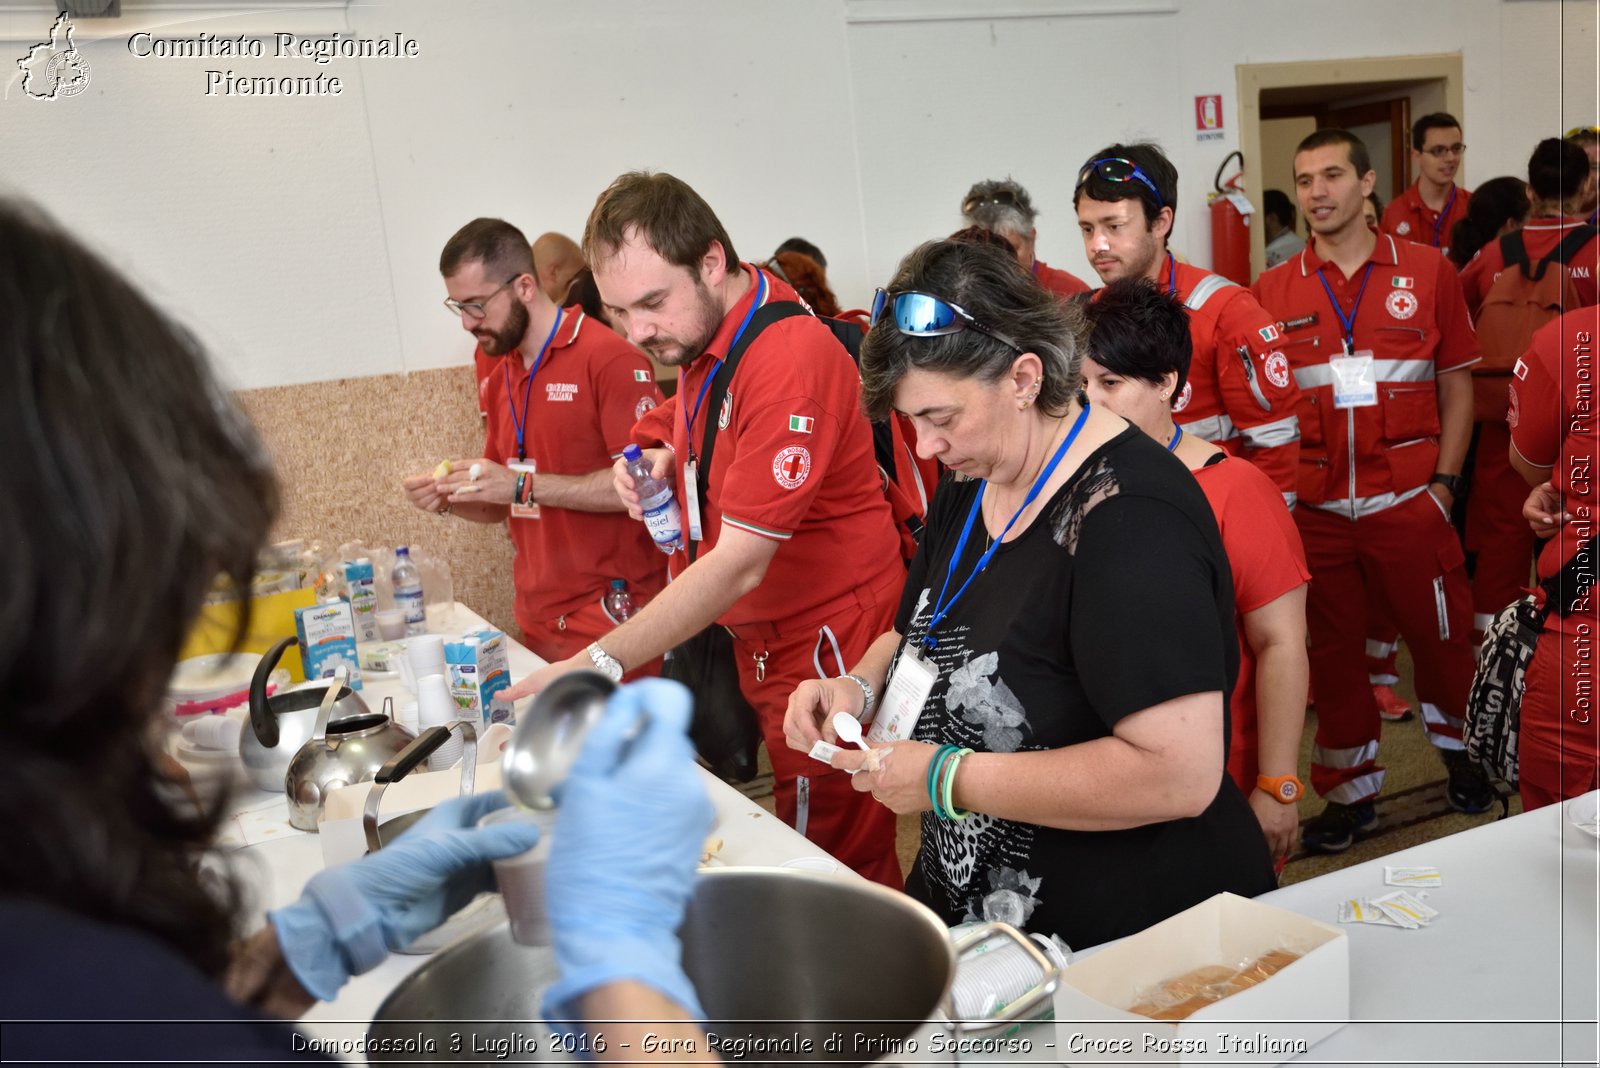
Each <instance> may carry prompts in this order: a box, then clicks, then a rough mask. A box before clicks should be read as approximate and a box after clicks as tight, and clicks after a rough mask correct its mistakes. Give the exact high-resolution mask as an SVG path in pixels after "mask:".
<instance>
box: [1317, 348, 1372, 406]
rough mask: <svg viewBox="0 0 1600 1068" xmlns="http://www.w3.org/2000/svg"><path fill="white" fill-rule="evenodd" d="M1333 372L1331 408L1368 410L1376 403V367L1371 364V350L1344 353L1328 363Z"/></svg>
mask: <svg viewBox="0 0 1600 1068" xmlns="http://www.w3.org/2000/svg"><path fill="white" fill-rule="evenodd" d="M1328 367H1329V368H1330V369H1331V370H1332V371H1333V406H1334V407H1335V408H1337V409H1340V410H1341V411H1342V410H1343V409H1346V408H1370V407H1372V406H1373V405H1374V404H1377V403H1378V367H1377V364H1375V363H1374V362H1373V359H1372V350H1371V349H1362V350H1360V351H1359V352H1349V351H1346V353H1345V355H1343V356H1335V357H1334V358H1333V359H1331V360H1329V361H1328Z"/></svg>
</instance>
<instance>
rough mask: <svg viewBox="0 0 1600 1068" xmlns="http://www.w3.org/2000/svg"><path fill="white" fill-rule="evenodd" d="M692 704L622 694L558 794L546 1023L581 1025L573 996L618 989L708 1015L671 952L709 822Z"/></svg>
mask: <svg viewBox="0 0 1600 1068" xmlns="http://www.w3.org/2000/svg"><path fill="white" fill-rule="evenodd" d="M692 705H693V702H692V700H691V698H690V696H689V691H688V690H686V689H684V687H682V686H680V685H679V684H677V683H675V682H668V681H666V680H664V679H644V680H641V681H639V682H636V683H633V684H632V685H629V686H625V687H623V688H622V689H621V690H619V691H617V693H615V694H613V695H612V697H611V699H610V701H609V702H607V704H606V710H605V714H604V715H603V716H602V717H601V718H600V721H599V722H598V723H596V724H595V726H594V728H593V729H592V730H591V731H590V734H589V737H588V739H587V740H586V741H585V742H584V747H583V751H582V753H581V754H579V756H578V760H577V762H576V763H575V764H574V765H573V767H572V772H571V774H570V775H569V776H568V777H567V780H566V782H565V783H563V784H562V785H561V787H560V788H559V789H558V790H557V791H556V794H555V796H556V801H557V803H558V804H559V805H560V815H559V816H558V818H557V821H556V826H555V830H554V832H553V833H554V834H555V840H554V841H553V842H552V843H551V845H550V862H549V867H548V868H547V869H546V874H545V900H546V903H547V907H548V909H549V911H550V929H551V932H552V935H553V939H554V943H555V954H556V964H557V966H558V968H559V969H560V973H561V977H560V979H558V980H557V981H556V983H555V984H554V985H553V986H551V987H550V989H549V990H548V991H546V993H545V999H544V1015H545V1019H546V1020H549V1021H552V1022H555V1021H573V1020H577V1019H579V1018H580V1016H581V1014H580V1013H579V1012H578V1004H577V1002H578V998H579V997H581V996H582V995H583V994H585V993H587V992H588V991H590V990H593V989H594V988H596V987H599V986H603V985H605V984H606V983H610V982H614V981H616V980H619V979H632V980H635V981H637V982H640V983H644V984H645V985H647V986H650V987H653V988H654V989H655V990H657V991H659V992H661V993H662V994H665V995H666V996H667V997H669V998H671V999H672V1000H674V1001H676V1002H677V1003H678V1004H680V1005H682V1006H683V1007H684V1008H685V1009H687V1010H688V1011H689V1012H691V1013H692V1014H693V1015H694V1016H695V1018H697V1019H703V1018H704V1017H705V1012H704V1010H702V1009H701V1008H700V1002H699V999H698V998H697V997H696V996H695V992H694V987H693V986H692V985H691V984H690V982H689V978H688V976H686V975H684V973H683V965H682V950H681V947H680V946H679V943H678V928H679V927H680V926H682V924H683V915H684V910H685V908H686V907H687V906H688V903H689V896H690V894H691V892H692V891H693V888H694V873H695V869H696V867H698V866H699V863H700V850H701V848H702V847H703V846H704V844H705V838H706V835H707V833H709V832H710V830H711V824H712V818H713V813H712V809H711V799H710V798H709V797H707V796H706V789H705V784H704V783H703V782H702V781H701V779H700V774H699V772H698V771H696V770H695V763H694V749H693V747H692V746H691V745H690V744H689V736H688V730H689V716H690V711H691V709H692ZM641 719H642V720H643V725H644V732H643V733H642V734H641V735H640V736H639V737H638V738H637V739H636V740H634V741H633V742H631V743H629V742H627V740H626V739H627V735H628V734H629V733H630V731H631V730H632V729H633V728H634V727H635V724H637V723H638V722H639V721H640V720H641ZM557 1026H558V1027H560V1028H563V1029H565V1028H566V1025H565V1024H561V1023H558V1024H557Z"/></svg>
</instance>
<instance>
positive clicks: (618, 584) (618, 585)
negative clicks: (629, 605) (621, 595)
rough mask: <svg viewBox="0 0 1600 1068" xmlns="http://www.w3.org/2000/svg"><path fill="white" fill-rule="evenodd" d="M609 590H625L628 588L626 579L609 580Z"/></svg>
mask: <svg viewBox="0 0 1600 1068" xmlns="http://www.w3.org/2000/svg"><path fill="white" fill-rule="evenodd" d="M611 588H612V589H614V590H625V589H627V588H628V583H627V580H626V579H612V580H611Z"/></svg>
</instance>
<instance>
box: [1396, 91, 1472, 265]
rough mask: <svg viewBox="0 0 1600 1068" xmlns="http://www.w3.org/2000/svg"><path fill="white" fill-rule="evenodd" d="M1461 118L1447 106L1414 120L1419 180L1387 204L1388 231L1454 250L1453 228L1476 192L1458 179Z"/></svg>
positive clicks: (1463, 147)
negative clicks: (1464, 185) (1444, 109)
mask: <svg viewBox="0 0 1600 1068" xmlns="http://www.w3.org/2000/svg"><path fill="white" fill-rule="evenodd" d="M1466 150H1467V146H1466V145H1464V144H1462V143H1461V123H1459V122H1457V121H1456V118H1455V116H1453V115H1447V114H1446V113H1444V112H1442V111H1435V112H1433V113H1431V114H1428V115H1424V116H1422V118H1420V119H1418V120H1417V121H1416V122H1414V123H1412V124H1411V166H1412V167H1414V168H1416V172H1417V180H1416V181H1414V182H1412V183H1411V185H1410V186H1408V187H1407V188H1406V191H1405V192H1403V193H1401V194H1400V195H1399V196H1397V197H1395V198H1394V199H1393V200H1391V201H1390V202H1389V206H1388V207H1387V208H1384V209H1383V223H1382V224H1381V229H1382V230H1383V232H1384V233H1386V234H1393V235H1394V236H1395V237H1403V238H1405V239H1406V240H1407V241H1415V242H1417V243H1418V244H1420V245H1427V246H1428V247H1429V248H1436V249H1438V250H1439V251H1440V252H1442V253H1445V254H1447V255H1448V254H1449V252H1450V231H1451V230H1452V229H1453V228H1454V227H1455V225H1456V223H1457V222H1459V221H1461V220H1462V219H1465V218H1466V217H1467V201H1469V200H1471V199H1472V194H1471V193H1469V192H1468V191H1467V190H1466V189H1463V188H1462V187H1461V186H1459V185H1457V184H1456V172H1457V171H1459V170H1460V169H1461V157H1462V154H1463V153H1465V152H1466Z"/></svg>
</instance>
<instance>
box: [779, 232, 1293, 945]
mask: <svg viewBox="0 0 1600 1068" xmlns="http://www.w3.org/2000/svg"><path fill="white" fill-rule="evenodd" d="M875 304H876V306H877V311H878V312H879V314H878V315H877V317H876V320H877V321H876V324H875V325H874V326H873V328H872V330H871V331H870V332H869V333H868V335H867V339H866V343H865V345H864V346H863V348H862V353H861V370H862V397H863V402H864V405H865V407H866V409H867V411H868V412H869V413H870V414H873V415H882V414H884V413H886V412H888V411H890V410H891V409H892V410H897V411H900V412H903V413H905V414H906V415H908V416H910V417H911V419H912V421H913V422H914V423H915V424H916V428H917V441H918V445H917V447H918V448H919V449H920V450H921V451H922V452H923V454H924V455H928V456H936V457H938V458H939V460H940V461H942V462H943V463H944V465H945V466H946V468H947V469H948V470H949V473H948V474H947V475H946V476H945V477H944V479H943V480H942V481H941V483H940V489H939V493H938V495H937V496H936V497H935V498H934V502H933V506H932V508H931V510H930V511H929V514H928V526H927V530H926V531H925V532H924V534H923V539H922V542H921V545H920V547H919V548H918V551H917V555H916V558H915V560H913V562H912V565H911V572H910V575H909V576H908V577H907V580H906V587H905V594H904V596H903V597H902V598H901V601H900V608H899V612H898V614H897V615H896V617H895V620H894V623H893V625H892V626H891V627H890V628H889V629H888V630H887V631H885V632H884V633H882V634H881V635H880V636H879V637H878V639H877V640H876V641H874V642H873V643H872V644H871V647H870V648H868V649H867V651H866V653H865V655H863V656H862V657H860V658H859V659H858V660H857V661H856V662H855V664H854V666H852V667H851V669H850V675H848V676H846V677H844V678H840V679H825V680H813V681H807V682H804V683H802V684H801V685H799V686H798V687H796V688H795V690H794V692H793V694H792V696H791V697H790V699H789V707H788V711H787V715H786V718H785V724H784V726H785V732H786V735H787V738H788V742H789V745H790V747H791V748H792V749H795V750H798V751H800V752H808V751H810V749H811V747H812V746H813V745H814V744H815V743H816V742H817V741H818V740H819V739H822V740H827V741H831V740H833V738H834V731H833V727H832V718H833V716H834V715H835V714H836V713H838V712H841V711H842V712H848V713H850V714H851V715H854V716H856V717H857V718H858V719H871V718H872V717H873V716H874V714H875V713H878V714H882V713H881V710H880V708H879V707H878V706H879V705H880V704H881V701H880V699H878V698H877V696H876V695H878V694H885V693H894V692H896V691H897V690H898V689H899V686H897V685H896V683H894V682H891V681H890V680H891V679H894V678H895V676H896V673H905V674H904V676H903V679H902V682H903V683H913V682H916V680H921V681H920V683H917V685H916V689H917V691H918V692H919V693H921V694H923V695H924V696H923V698H922V700H921V701H920V705H919V707H920V715H918V716H917V717H916V722H915V726H914V730H913V731H912V734H911V739H910V740H904V741H895V742H891V743H889V744H888V745H887V746H881V747H879V748H878V749H877V752H876V753H875V754H870V756H871V757H872V758H873V759H874V760H875V761H877V762H878V764H877V766H878V770H876V771H873V770H866V771H859V770H858V769H860V768H862V767H864V766H867V767H870V765H867V764H866V763H865V762H866V761H867V760H868V758H869V754H867V753H863V752H860V751H859V750H851V751H845V750H841V751H840V752H838V753H836V754H834V755H833V757H832V760H833V763H834V764H835V766H838V767H841V768H846V769H849V770H852V771H857V772H858V773H857V774H856V775H855V777H854V779H853V780H852V784H853V786H854V788H855V789H856V790H858V791H862V792H863V793H865V792H868V791H870V792H871V794H872V795H873V796H874V797H875V798H877V799H878V800H879V801H880V802H882V804H883V805H884V806H886V807H888V808H889V809H892V810H893V811H894V812H897V813H902V814H904V813H912V812H915V813H920V814H921V818H922V844H921V849H920V850H919V852H918V854H917V861H916V865H915V867H914V868H913V870H912V873H911V876H910V878H909V879H908V881H907V884H906V885H907V891H908V892H909V893H910V894H911V895H912V896H913V897H915V898H917V899H918V900H920V901H923V902H925V903H926V904H928V905H929V906H931V907H932V908H933V910H934V911H935V912H936V913H938V914H939V916H940V918H941V919H943V920H944V921H945V922H946V923H952V924H954V923H961V922H963V921H966V920H972V919H978V920H999V921H1003V922H1006V923H1011V924H1014V925H1016V926H1018V927H1022V928H1025V929H1027V930H1029V931H1036V932H1041V933H1046V934H1052V935H1058V936H1060V937H1061V938H1063V939H1065V940H1066V941H1067V943H1068V944H1070V945H1073V946H1090V945H1097V944H1099V943H1101V942H1104V941H1107V940H1109V939H1112V938H1118V937H1121V936H1123V935H1128V934H1132V933H1134V932H1135V931H1138V930H1142V929H1143V928H1145V927H1148V926H1149V925H1150V924H1152V923H1155V922H1157V921H1158V920H1162V919H1165V918H1166V917H1168V916H1171V915H1173V914H1174V913H1176V912H1179V911H1181V910H1183V909H1185V908H1187V907H1188V906H1190V905H1193V904H1195V903H1196V902H1198V901H1202V900H1204V899H1205V898H1207V897H1210V896H1211V895H1213V894H1215V893H1217V892H1219V891H1223V890H1229V891H1233V892H1234V893H1238V894H1243V895H1246V896H1253V895H1255V894H1259V893H1262V892H1264V891H1266V890H1270V889H1272V887H1273V886H1274V880H1273V876H1272V866H1271V862H1270V858H1269V856H1268V851H1267V848H1266V843H1265V841H1264V840H1263V838H1262V835H1261V829H1260V827H1259V826H1258V824H1257V823H1256V820H1255V817H1254V816H1253V815H1252V814H1251V811H1250V807H1249V805H1248V804H1247V803H1246V802H1245V799H1244V797H1243V795H1241V794H1240V793H1239V791H1238V789H1237V788H1236V787H1235V786H1234V784H1233V782H1232V780H1231V779H1229V778H1228V776H1227V774H1226V771H1225V768H1224V761H1225V755H1226V749H1227V740H1226V737H1227V715H1228V713H1227V694H1228V691H1229V689H1230V688H1231V687H1232V685H1233V681H1234V676H1235V673H1236V671H1237V669H1238V647H1237V643H1236V638H1235V632H1234V622H1233V592H1232V587H1231V584H1230V582H1229V578H1228V563H1227V559H1226V557H1225V555H1224V553H1223V548H1222V543H1221V539H1220V538H1219V537H1218V534H1217V524H1216V520H1215V519H1214V518H1213V517H1212V514H1211V510H1210V508H1209V507H1208V506H1207V504H1206V500H1205V496H1204V494H1202V493H1201V492H1200V488H1199V486H1197V485H1196V484H1195V481H1194V479H1193V478H1192V477H1191V476H1190V475H1189V473H1188V472H1187V471H1186V470H1184V467H1183V465H1182V464H1180V463H1178V462H1177V461H1175V460H1174V459H1173V458H1172V457H1171V456H1168V455H1167V454H1166V453H1165V451H1164V450H1163V449H1162V448H1161V446H1159V445H1157V444H1156V443H1155V442H1153V441H1151V440H1150V438H1149V437H1147V436H1146V435H1145V434H1143V433H1142V432H1140V431H1138V430H1136V429H1134V428H1132V427H1129V426H1128V425H1127V423H1126V422H1125V421H1124V420H1123V419H1121V418H1120V417H1118V416H1116V415H1113V414H1112V413H1110V412H1108V411H1104V410H1102V409H1100V408H1099V407H1093V408H1091V407H1089V406H1087V405H1085V404H1084V402H1083V401H1082V400H1081V399H1080V394H1079V389H1080V386H1081V385H1082V376H1081V371H1080V367H1079V363H1080V351H1079V348H1078V346H1079V342H1078V340H1077V339H1078V337H1079V327H1080V325H1081V318H1080V315H1079V312H1078V311H1077V309H1076V307H1074V306H1073V305H1072V304H1071V303H1069V302H1063V301H1061V300H1060V299H1059V298H1057V297H1056V296H1054V295H1053V294H1051V293H1049V292H1047V291H1046V290H1044V289H1042V288H1040V287H1039V286H1037V285H1035V284H1034V283H1033V281H1032V277H1031V276H1030V275H1029V274H1028V273H1027V272H1026V271H1025V270H1023V269H1022V268H1021V267H1020V266H1019V265H1018V264H1017V262H1016V260H1015V259H1014V258H1012V257H1009V256H1007V255H1005V253H1004V252H1003V251H1001V250H999V249H996V248H993V247H986V246H981V245H966V244H961V243H959V242H953V241H936V242H929V243H928V244H925V245H922V246H921V247H919V248H917V249H916V250H914V251H913V252H912V253H911V254H910V255H909V256H907V257H906V259H905V260H904V261H903V262H902V263H901V265H900V269H899V270H898V271H897V272H896V273H895V277H894V280H893V281H892V282H891V283H890V285H889V287H888V289H887V290H885V291H883V292H881V293H880V294H879V297H878V299H877V300H876V301H875ZM1152 606H1160V610H1159V611H1157V610H1153V608H1152ZM1152 648H1154V649H1161V650H1164V651H1166V655H1164V656H1161V657H1158V658H1153V657H1151V656H1150V655H1149V650H1150V649H1152Z"/></svg>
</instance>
